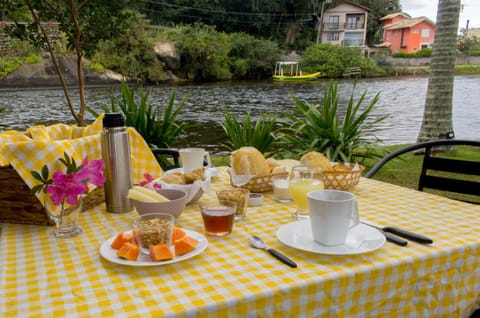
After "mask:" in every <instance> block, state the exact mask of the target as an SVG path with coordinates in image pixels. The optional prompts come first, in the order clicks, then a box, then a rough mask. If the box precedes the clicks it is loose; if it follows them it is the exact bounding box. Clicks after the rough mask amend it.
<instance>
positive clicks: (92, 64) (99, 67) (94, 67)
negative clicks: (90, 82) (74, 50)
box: [85, 62, 105, 74]
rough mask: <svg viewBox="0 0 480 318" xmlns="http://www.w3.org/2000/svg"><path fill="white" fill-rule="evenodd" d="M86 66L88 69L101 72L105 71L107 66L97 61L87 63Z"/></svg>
mask: <svg viewBox="0 0 480 318" xmlns="http://www.w3.org/2000/svg"><path fill="white" fill-rule="evenodd" d="M85 68H86V69H87V70H90V71H94V72H97V73H99V74H103V73H105V68H104V67H103V65H102V64H100V63H96V62H90V63H85Z"/></svg>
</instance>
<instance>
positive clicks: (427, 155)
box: [365, 139, 480, 204]
mask: <svg viewBox="0 0 480 318" xmlns="http://www.w3.org/2000/svg"><path fill="white" fill-rule="evenodd" d="M460 145H463V146H472V147H475V149H478V151H479V152H480V141H474V140H455V139H445V140H435V141H427V142H422V143H418V144H414V145H411V146H408V147H405V148H401V149H398V150H396V151H394V152H392V153H391V154H389V155H387V156H385V157H384V158H383V159H382V160H380V161H379V162H378V163H377V164H375V165H374V166H373V167H372V168H371V169H370V170H369V171H368V172H367V173H366V174H365V177H367V178H371V177H372V176H373V175H374V174H375V173H376V172H377V171H378V170H380V168H381V167H382V166H383V165H385V164H386V163H387V162H388V161H390V160H392V159H393V158H396V157H398V156H400V155H402V154H405V153H407V152H412V151H417V152H421V153H422V154H423V156H424V158H423V163H422V170H421V173H420V176H419V183H418V190H420V191H424V190H425V189H434V190H440V191H446V192H449V193H460V194H462V195H465V196H461V197H457V196H454V197H453V198H455V199H459V200H462V201H467V202H471V203H477V204H478V203H480V161H470V160H462V159H457V158H453V157H439V156H438V155H437V151H436V149H438V148H436V147H447V148H448V147H453V146H460ZM441 153H444V151H442V152H439V151H438V154H441ZM472 176H477V177H478V178H476V177H472ZM442 195H444V196H447V197H452V196H451V195H450V194H443V193H442ZM472 197H473V199H472V200H471V199H470V198H472ZM477 199H478V200H477Z"/></svg>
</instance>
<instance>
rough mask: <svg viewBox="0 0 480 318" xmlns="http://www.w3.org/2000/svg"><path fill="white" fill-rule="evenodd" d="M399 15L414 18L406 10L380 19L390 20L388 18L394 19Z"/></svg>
mask: <svg viewBox="0 0 480 318" xmlns="http://www.w3.org/2000/svg"><path fill="white" fill-rule="evenodd" d="M399 15H401V16H403V17H404V18H406V19H410V18H412V17H411V16H410V15H408V14H407V13H405V12H395V13H390V14H387V15H386V16H384V17H383V18H380V20H388V19H393V18H395V17H398V16H399Z"/></svg>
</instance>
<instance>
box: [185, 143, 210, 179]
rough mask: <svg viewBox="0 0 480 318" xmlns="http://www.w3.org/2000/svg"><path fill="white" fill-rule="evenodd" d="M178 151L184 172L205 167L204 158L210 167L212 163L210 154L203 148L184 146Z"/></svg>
mask: <svg viewBox="0 0 480 318" xmlns="http://www.w3.org/2000/svg"><path fill="white" fill-rule="evenodd" d="M178 152H179V154H180V161H181V162H182V168H183V171H184V172H187V173H188V172H192V171H193V170H195V169H198V168H201V167H203V162H204V160H206V161H207V163H208V166H209V167H210V166H211V165H212V162H211V161H210V154H209V153H208V152H207V151H205V149H203V148H183V149H180V150H179V151H178Z"/></svg>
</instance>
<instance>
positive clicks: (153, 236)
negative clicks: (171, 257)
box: [133, 213, 175, 254]
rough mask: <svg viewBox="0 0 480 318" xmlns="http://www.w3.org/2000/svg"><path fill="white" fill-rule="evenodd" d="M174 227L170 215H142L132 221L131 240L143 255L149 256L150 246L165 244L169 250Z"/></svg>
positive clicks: (173, 221) (172, 218)
mask: <svg viewBox="0 0 480 318" xmlns="http://www.w3.org/2000/svg"><path fill="white" fill-rule="evenodd" d="M174 226H175V218H174V217H173V216H172V215H171V214H166V213H148V214H143V215H140V216H138V217H136V218H135V220H134V221H133V239H134V240H135V242H136V243H137V244H138V246H139V247H140V251H141V252H142V253H145V254H149V252H150V251H149V247H150V246H151V245H158V244H166V245H167V246H168V247H169V248H170V247H171V242H172V233H173V227H174Z"/></svg>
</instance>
